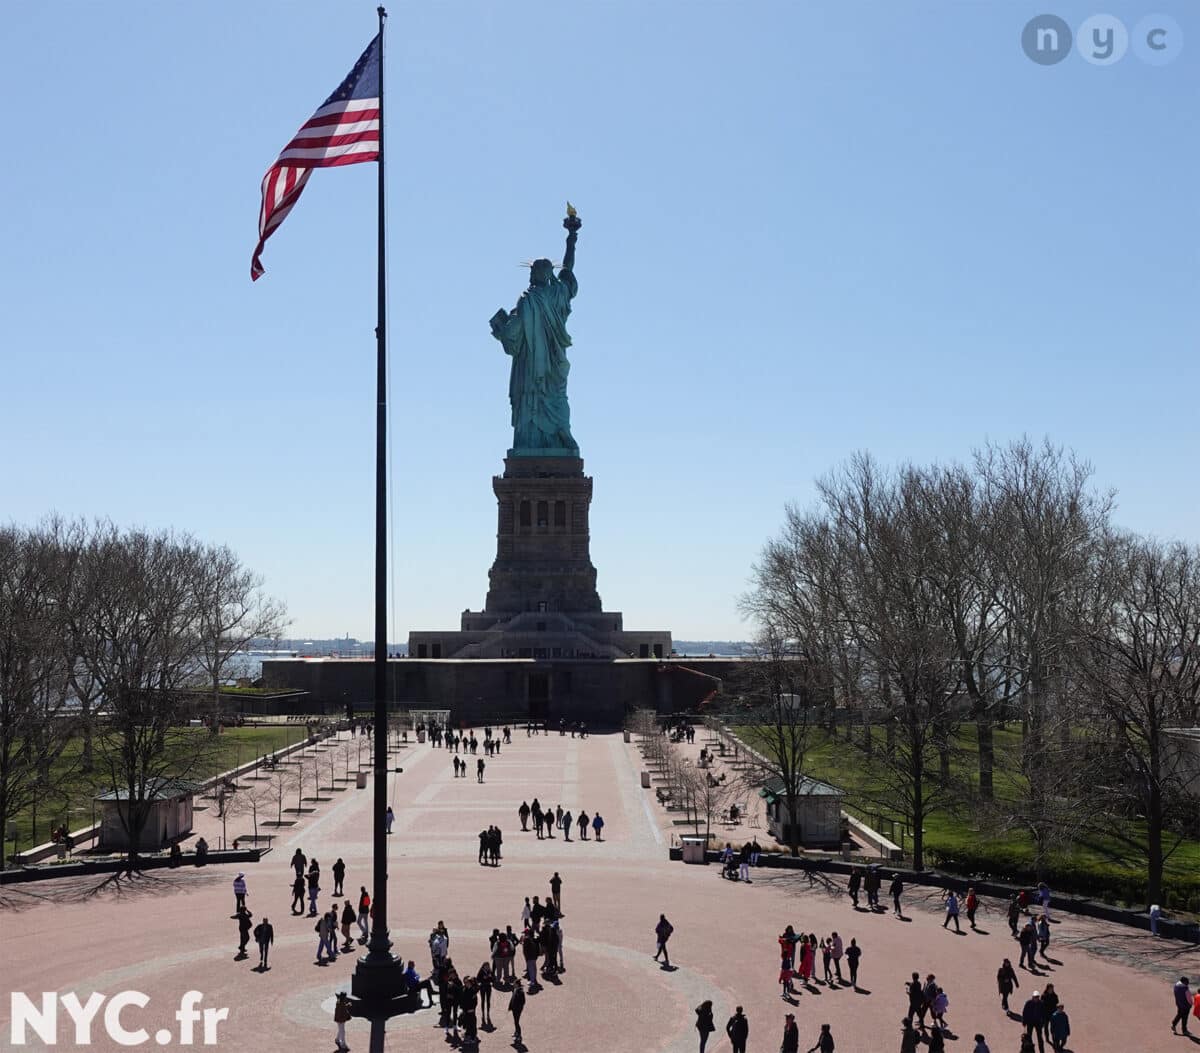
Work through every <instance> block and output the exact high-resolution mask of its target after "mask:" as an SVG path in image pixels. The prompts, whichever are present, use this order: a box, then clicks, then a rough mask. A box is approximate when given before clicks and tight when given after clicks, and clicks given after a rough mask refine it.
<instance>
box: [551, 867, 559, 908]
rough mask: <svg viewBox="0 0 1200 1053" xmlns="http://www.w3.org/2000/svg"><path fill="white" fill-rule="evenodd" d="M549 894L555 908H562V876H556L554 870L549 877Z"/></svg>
mask: <svg viewBox="0 0 1200 1053" xmlns="http://www.w3.org/2000/svg"><path fill="white" fill-rule="evenodd" d="M550 895H551V897H552V898H553V899H554V907H555V909H556V910H560V911H561V910H562V878H560V877H559V876H558V871H557V870H556V871H555V872H554V876H553V877H552V878H551V879H550Z"/></svg>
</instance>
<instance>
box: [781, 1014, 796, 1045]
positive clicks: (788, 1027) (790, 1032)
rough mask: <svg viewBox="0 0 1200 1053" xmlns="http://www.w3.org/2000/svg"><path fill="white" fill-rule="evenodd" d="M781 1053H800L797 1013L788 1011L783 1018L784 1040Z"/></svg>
mask: <svg viewBox="0 0 1200 1053" xmlns="http://www.w3.org/2000/svg"><path fill="white" fill-rule="evenodd" d="M779 1053H800V1029H799V1028H798V1027H797V1026H796V1014H795V1013H788V1014H787V1016H785V1017H784V1020H783V1042H782V1043H780V1046H779Z"/></svg>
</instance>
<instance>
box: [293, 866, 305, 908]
mask: <svg viewBox="0 0 1200 1053" xmlns="http://www.w3.org/2000/svg"><path fill="white" fill-rule="evenodd" d="M292 913H293V914H303V913H304V875H303V874H297V875H296V879H295V880H294V881H293V882H292Z"/></svg>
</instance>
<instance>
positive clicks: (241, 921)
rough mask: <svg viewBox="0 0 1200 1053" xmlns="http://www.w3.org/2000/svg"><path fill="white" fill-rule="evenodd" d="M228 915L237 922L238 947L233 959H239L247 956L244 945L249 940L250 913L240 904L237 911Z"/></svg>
mask: <svg viewBox="0 0 1200 1053" xmlns="http://www.w3.org/2000/svg"><path fill="white" fill-rule="evenodd" d="M230 917H232V918H233V919H234V920H235V921H236V922H237V923H238V949H237V954H236V955H235V956H234V960H235V961H241V960H242V959H243V958H246V957H248V955H247V954H246V945H247V944H248V943H249V942H250V918H251V914H250V912H249V911H248V910H247V909H246V908H245V907H244V906H241V907H238V910H237V913H236V914H231V915H230Z"/></svg>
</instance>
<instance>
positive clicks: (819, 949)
mask: <svg viewBox="0 0 1200 1053" xmlns="http://www.w3.org/2000/svg"><path fill="white" fill-rule="evenodd" d="M778 942H779V959H780V960H779V984H780V987H781V988H782V994H781V997H782V998H783V1000H784V1001H785V1002H792V1001H795V998H796V996H797V995H798V994H799V992H798V991H797V990H796V986H795V982H794V981H795V980H796V978H797V977H798V978H799V980H800V982H801V983H802V984H803V985H804V986H805V987H809V986H810V984H811V983H812V982H816V983H818V984H819V983H820V982H821V981H820V980H817V979H816V971H817V955H818V954H820V956H821V967H822V972H823V974H824V977H825V983H826V984H828V985H829V986H830V987H833V986H834V977H835V976H836V982H837V983H838V984H844V983H845V982H846V979H845V978H844V977H843V976H842V959H843V958H844V959H845V961H846V968H847V970H848V972H849V982H850V986H851V987H853V988H855V990H857V989H858V966H859V962H860V961H861V960H862V948H860V947H859V946H858V941H857V940H856V939H851V940H850V944H849V946H847V945H846V943H845V942H844V941H843V940H842V937H841V936H839V935H838V934H837V933H836V932H834V933H832V934H831V935H829V936H828V937H822V938H820V939H818V938H817V934H816V933H815V932H810V933H808V934H807V935H805V934H804V933H799V934H797V933H796V931H795V929H793V928H792V926H791V925H788V926H787V927H786V928H785V929H784V930H783V932H782V933H780V934H779V939H778Z"/></svg>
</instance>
